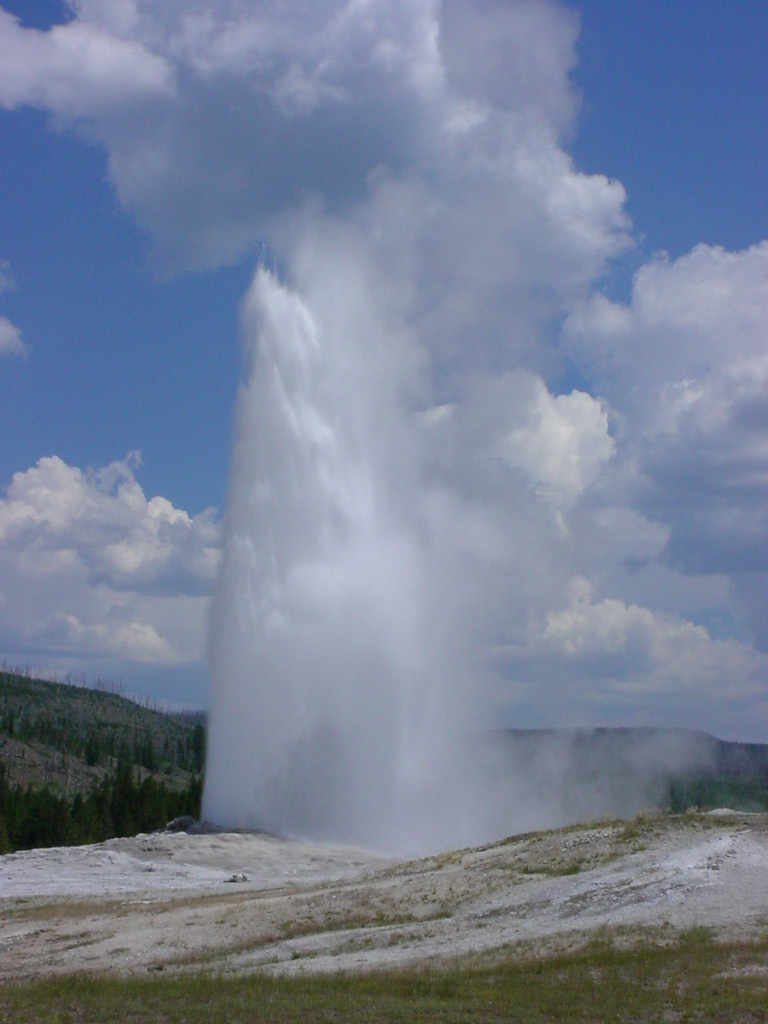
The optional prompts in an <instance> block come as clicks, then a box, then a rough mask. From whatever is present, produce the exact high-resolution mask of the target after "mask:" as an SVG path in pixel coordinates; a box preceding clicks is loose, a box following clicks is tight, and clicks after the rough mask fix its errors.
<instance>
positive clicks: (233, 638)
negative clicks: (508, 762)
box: [203, 265, 450, 848]
mask: <svg viewBox="0 0 768 1024" xmlns="http://www.w3.org/2000/svg"><path fill="white" fill-rule="evenodd" d="M354 274H355V271H354V268H353V267H352V266H351V265H348V266H347V268H346V271H345V272H344V273H342V274H341V278H343V284H341V285H340V288H341V289H342V291H343V293H344V295H343V300H342V296H341V295H334V289H333V287H332V285H331V284H330V283H329V282H326V283H325V287H324V288H323V292H324V299H323V300H322V305H323V307H324V308H323V309H322V310H320V311H319V313H318V310H317V309H312V308H310V306H309V305H308V304H306V303H305V302H304V301H302V299H301V298H300V297H299V296H298V295H297V294H295V293H294V292H292V291H291V290H289V289H288V288H286V287H284V286H283V285H281V284H280V283H279V282H278V281H277V280H276V278H275V277H274V276H273V275H272V274H271V273H270V272H268V271H266V270H264V269H259V270H258V271H257V273H256V276H255V278H254V281H253V284H252V286H251V288H250V291H249V293H248V295H247V297H246V300H245V303H244V309H243V323H244V336H245V345H246V352H247V357H248V360H249V366H248V368H247V373H246V376H247V381H246V383H245V384H244V385H243V387H242V389H241V392H240V395H239V399H238V407H237V411H236V423H235V446H234V454H233V465H232V480H231V490H230V497H229V507H228V515H227V523H226V547H225V555H224V565H223V570H222V575H221V579H220V586H219V594H218V599H217V602H216V604H215V610H214V620H213V628H212V640H211V668H212V691H211V714H210V729H209V743H208V761H207V769H206V784H205V794H204V800H203V814H204V816H205V817H206V818H208V819H210V820H213V821H216V822H218V823H221V824H225V825H230V826H239V827H255V828H263V829H267V830H271V831H276V832H281V833H292V834H300V835H308V836H313V837H318V838H323V837H325V838H334V839H343V840H350V841H356V842H367V843H375V844H378V845H380V846H386V847H390V848H394V847H400V848H409V847H410V848H417V847H424V846H425V845H426V846H431V845H435V844H436V843H438V842H439V841H440V834H441V831H442V830H443V828H444V825H445V823H446V822H447V821H448V820H449V817H450V816H449V815H448V814H447V803H446V802H447V801H449V800H450V794H449V793H448V791H447V789H446V786H445V782H446V778H447V774H446V772H445V763H446V761H447V749H446V743H447V729H446V723H447V716H448V715H449V704H448V702H447V699H446V694H445V687H444V681H445V678H446V672H445V666H444V665H441V661H442V658H443V654H442V651H441V648H440V642H439V636H440V635H441V634H440V632H439V631H438V629H437V628H436V624H435V622H434V621H433V619H434V616H433V614H432V611H431V603H432V602H431V598H430V580H429V578H428V577H429V573H428V571H427V566H426V554H425V545H424V540H423V537H420V536H419V528H420V527H419V522H418V502H417V501H416V496H415V494H414V493H413V491H414V489H413V488H412V487H411V485H410V483H409V481H410V479H411V478H412V477H413V474H414V463H415V460H416V458H417V453H416V452H415V451H414V445H413V437H414V435H413V434H412V433H411V434H409V432H408V415H407V413H406V411H405V410H404V408H403V384H404V381H403V376H404V375H405V374H404V371H403V370H402V369H400V368H406V367H407V369H408V374H407V375H408V376H409V377H412V376H413V373H412V371H413V358H411V357H412V356H413V353H411V356H409V355H408V353H407V351H406V350H407V348H408V345H407V342H406V341H405V340H404V339H403V338H402V337H398V336H397V335H396V334H390V335H389V336H387V337H386V338H383V337H382V336H381V335H382V331H383V330H384V328H383V327H382V326H381V323H380V321H378V320H377V318H376V314H375V305H376V304H375V302H374V300H373V297H372V296H370V295H368V294H366V290H365V286H364V284H362V283H360V282H355V281H354ZM336 300H339V301H336ZM398 346H399V347H400V353H399V355H397V354H396V353H395V352H394V350H396V349H397V348H398ZM377 353H378V355H377Z"/></svg>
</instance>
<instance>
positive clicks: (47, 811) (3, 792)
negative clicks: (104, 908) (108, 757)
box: [0, 760, 203, 853]
mask: <svg viewBox="0 0 768 1024" xmlns="http://www.w3.org/2000/svg"><path fill="white" fill-rule="evenodd" d="M139 774H140V773H139V772H138V771H137V770H136V769H135V768H134V766H133V765H132V764H131V763H130V762H129V761H125V760H120V761H118V762H117V765H116V767H115V768H114V769H113V770H111V771H110V772H108V773H107V774H106V775H105V776H104V777H103V778H102V779H100V780H99V781H98V782H95V783H94V784H93V786H92V787H91V789H90V790H89V791H88V792H85V793H83V792H77V793H75V794H74V795H73V796H69V795H66V794H60V793H57V792H55V791H53V790H52V789H50V788H48V787H43V788H37V789H35V788H33V787H32V786H26V787H24V788H22V787H20V786H12V785H11V784H10V783H9V782H8V780H7V777H6V772H5V769H4V768H3V766H2V765H0V853H13V852H14V851H16V850H31V849H34V848H36V847H41V846H72V845H80V844H83V843H98V842H102V841H103V840H105V839H113V838H115V837H117V836H131V835H135V834H136V833H137V832H152V831H154V830H155V829H158V828H162V827H163V826H164V825H165V824H166V823H167V822H168V821H170V820H171V819H173V818H176V817H179V816H181V815H190V816H191V817H193V818H199V817H200V800H201V796H202V787H203V779H202V776H201V775H197V776H193V777H192V778H191V779H190V780H189V782H188V784H187V786H186V787H185V788H184V789H181V790H179V789H177V788H173V787H170V786H167V785H165V784H164V783H163V782H161V781H158V780H157V779H155V778H153V777H152V776H151V775H147V776H146V777H145V778H143V779H140V778H139Z"/></svg>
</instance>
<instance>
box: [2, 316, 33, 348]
mask: <svg viewBox="0 0 768 1024" xmlns="http://www.w3.org/2000/svg"><path fill="white" fill-rule="evenodd" d="M27 352H28V348H27V346H26V345H25V344H24V342H23V341H22V339H21V331H20V330H19V328H18V327H17V326H16V325H15V324H12V323H11V321H10V320H9V319H8V317H6V316H0V356H24V355H26V354H27Z"/></svg>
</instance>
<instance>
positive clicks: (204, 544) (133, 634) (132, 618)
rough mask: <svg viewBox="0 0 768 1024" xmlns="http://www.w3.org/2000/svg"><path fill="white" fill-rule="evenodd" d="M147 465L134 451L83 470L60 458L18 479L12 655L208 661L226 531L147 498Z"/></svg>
mask: <svg viewBox="0 0 768 1024" xmlns="http://www.w3.org/2000/svg"><path fill="white" fill-rule="evenodd" d="M137 465H138V459H137V457H136V456H129V457H128V459H126V460H124V461H122V462H116V463H112V464H111V465H109V466H106V467H104V468H103V469H99V470H89V471H86V472H84V471H82V470H80V469H78V468H77V467H75V466H69V465H67V464H66V463H64V462H63V461H62V460H61V459H60V458H58V457H57V456H50V457H47V458H43V459H40V460H39V462H38V463H37V465H36V466H33V467H32V468H31V469H28V470H26V471H25V472H19V473H16V474H14V476H13V479H12V481H11V483H10V485H9V486H8V488H7V489H6V496H5V498H4V499H3V500H1V501H0V567H2V573H1V575H2V583H0V590H2V592H3V597H4V599H5V600H4V601H3V603H2V607H0V636H2V639H3V647H4V649H5V650H14V649H16V648H18V647H19V646H21V647H22V648H23V649H25V650H26V651H27V652H35V656H36V657H37V658H38V659H39V658H42V657H43V656H46V655H47V656H50V657H51V658H56V657H58V658H59V659H60V660H61V661H62V662H66V661H67V660H68V659H74V658H76V657H80V658H85V659H86V661H91V662H92V661H93V660H94V659H98V658H99V657H100V656H102V657H109V658H113V659H117V660H118V661H119V659H127V660H128V661H137V662H142V663H153V664H160V665H173V664H183V663H189V662H195V661H197V660H199V659H200V658H201V656H202V654H203V651H204V646H205V620H206V617H207V606H208V602H209V599H210V594H211V592H212V590H213V585H214V580H215V575H216V571H217V568H218V561H219V546H220V533H219V526H218V524H217V523H216V522H215V521H214V519H213V517H212V513H211V512H205V513H202V514H201V515H198V516H195V517H190V516H189V515H188V514H187V513H186V512H184V511H183V510H181V509H177V508H174V506H173V505H172V504H171V502H169V501H168V500H167V499H166V498H162V497H154V498H151V499H150V500H147V499H146V498H145V496H144V493H143V491H142V489H141V487H140V486H139V484H138V482H137V480H136V478H135V475H134V469H135V467H136V466H137ZM57 667H59V666H57Z"/></svg>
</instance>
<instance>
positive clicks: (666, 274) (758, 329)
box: [564, 242, 768, 645]
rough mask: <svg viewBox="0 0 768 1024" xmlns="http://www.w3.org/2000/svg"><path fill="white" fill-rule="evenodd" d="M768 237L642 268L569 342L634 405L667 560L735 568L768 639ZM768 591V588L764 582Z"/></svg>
mask: <svg viewBox="0 0 768 1024" xmlns="http://www.w3.org/2000/svg"><path fill="white" fill-rule="evenodd" d="M767 320H768V243H766V242H761V243H760V244H758V245H755V246H753V247H751V248H750V249H747V250H744V251H743V252H735V253H731V252H726V251H724V250H723V249H721V248H719V247H711V246H704V245H699V246H697V247H696V248H695V249H694V250H692V252H690V253H689V254H687V255H685V256H683V257H680V258H679V259H678V260H676V261H674V262H672V261H670V260H669V259H668V258H667V257H666V256H663V255H662V256H659V257H656V258H655V259H654V260H653V261H652V262H651V263H649V264H647V265H646V266H644V267H642V268H641V269H640V271H639V272H638V273H637V275H636V278H635V282H634V287H633V291H632V297H631V301H630V302H629V303H628V304H627V305H626V306H625V305H621V304H616V303H611V302H609V301H608V300H607V299H605V298H603V297H602V296H600V297H591V298H590V299H588V300H587V301H586V302H585V303H584V304H583V305H581V306H580V307H578V308H577V309H575V310H574V312H573V313H572V314H571V315H570V317H569V318H568V320H567V322H566V325H565V329H564V342H565V345H566V346H567V348H568V349H569V351H571V352H572V353H573V354H574V356H575V357H576V358H577V359H578V360H579V362H580V364H581V366H582V367H583V368H584V370H585V372H589V373H590V376H591V377H592V378H593V379H594V380H595V382H596V385H597V386H598V387H600V388H601V390H602V392H603V393H604V394H605V395H606V396H607V397H608V398H609V400H610V401H611V403H612V404H613V406H614V408H616V409H617V410H619V411H620V414H621V417H622V421H623V427H622V433H623V438H622V441H623V444H622V451H623V459H624V468H625V473H626V477H625V485H627V484H628V487H629V493H630V495H631V499H632V501H633V503H634V504H635V506H636V507H637V508H639V509H642V511H643V512H644V514H645V515H646V516H648V517H650V518H652V519H654V520H656V521H658V522H660V523H663V524H665V525H666V526H667V527H668V528H669V537H668V540H667V543H666V546H665V552H664V553H665V557H666V558H667V559H668V561H669V563H670V564H671V565H672V566H673V567H674V568H675V569H677V570H679V571H681V572H684V573H686V574H689V575H704V574H718V573H720V574H724V575H726V576H728V577H730V578H731V579H732V580H733V581H734V584H735V585H736V588H737V591H738V592H739V593H740V594H741V595H742V601H743V608H744V610H745V611H746V614H747V616H748V617H749V619H750V621H751V623H752V627H753V629H754V630H755V633H754V635H755V636H756V637H757V639H758V640H759V642H760V643H761V644H762V645H765V644H766V642H767V641H768V621H766V618H765V602H764V599H763V597H762V596H760V597H759V598H757V597H756V591H757V588H756V587H754V586H751V585H749V584H746V585H745V584H742V583H740V582H739V580H740V577H741V576H743V575H749V576H755V575H757V576H758V577H759V578H760V579H761V580H762V585H763V586H768V576H766V573H768V563H767V562H766V544H765V537H766V535H768V534H767V533H766V531H768V518H766V509H767V508H768V417H767V416H766V408H767V407H768V406H767V405H766V397H767V396H768V358H767V357H766V351H765V324H766V322H767ZM762 593H763V594H764V593H765V590H763V591H762Z"/></svg>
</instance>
